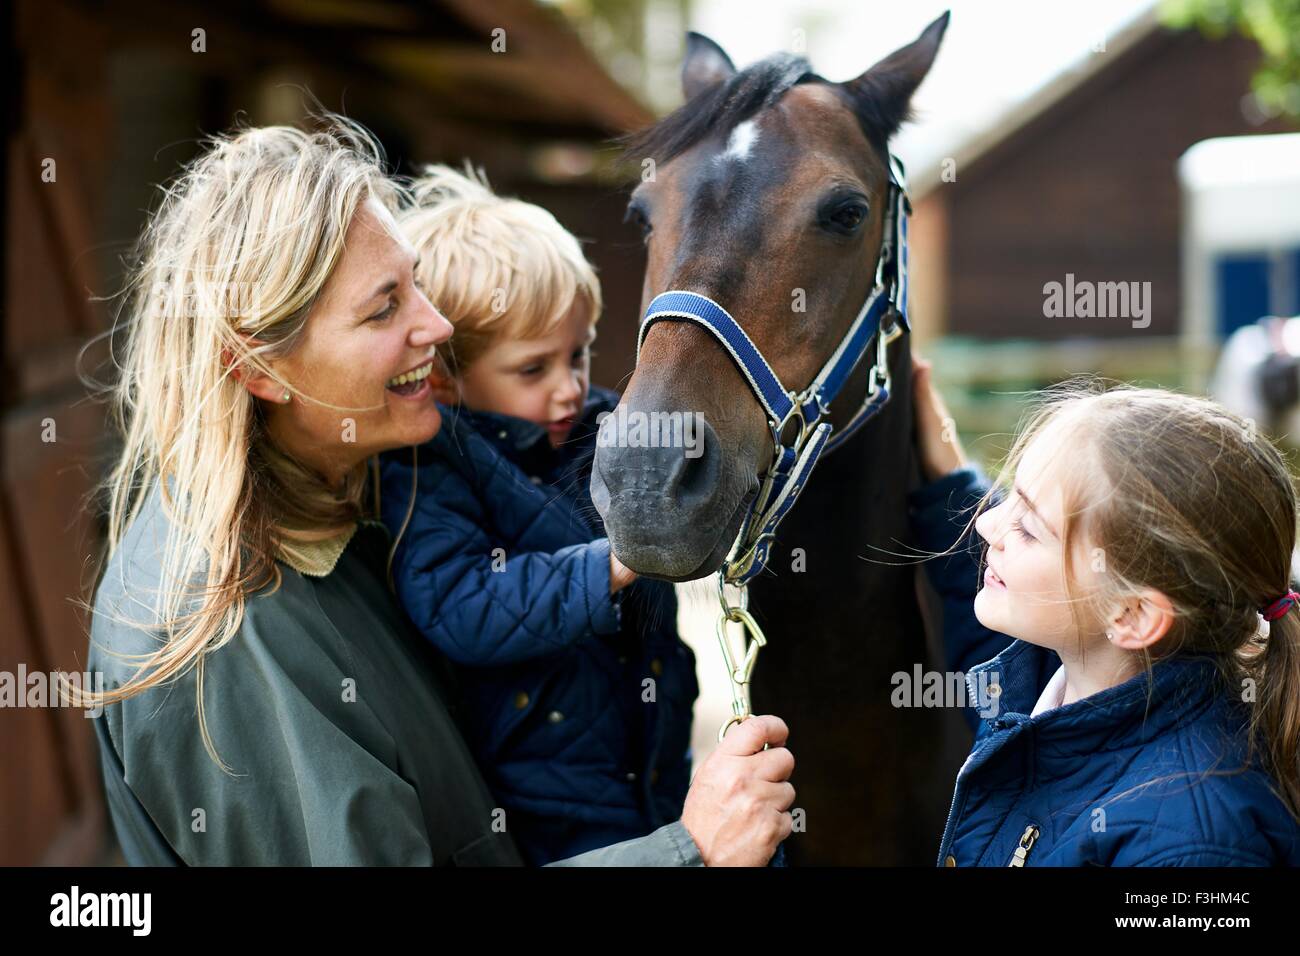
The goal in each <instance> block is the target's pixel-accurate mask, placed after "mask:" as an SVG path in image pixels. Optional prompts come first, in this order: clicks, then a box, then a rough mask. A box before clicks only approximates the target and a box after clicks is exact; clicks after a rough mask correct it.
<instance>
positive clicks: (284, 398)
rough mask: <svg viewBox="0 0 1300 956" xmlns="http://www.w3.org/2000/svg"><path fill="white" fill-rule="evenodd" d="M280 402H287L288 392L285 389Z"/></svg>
mask: <svg viewBox="0 0 1300 956" xmlns="http://www.w3.org/2000/svg"><path fill="white" fill-rule="evenodd" d="M280 401H282V402H287V401H289V390H288V389H287V388H286V389H285V390H284V394H283V395H281V396H280Z"/></svg>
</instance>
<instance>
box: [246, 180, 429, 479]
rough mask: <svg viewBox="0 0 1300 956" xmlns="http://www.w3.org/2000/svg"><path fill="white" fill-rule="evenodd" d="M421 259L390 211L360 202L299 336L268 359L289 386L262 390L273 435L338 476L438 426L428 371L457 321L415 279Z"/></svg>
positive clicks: (371, 202)
mask: <svg viewBox="0 0 1300 956" xmlns="http://www.w3.org/2000/svg"><path fill="white" fill-rule="evenodd" d="M415 261H416V254H415V250H414V249H413V248H412V247H411V245H410V243H408V242H407V241H406V240H405V239H403V238H401V233H400V231H399V230H398V228H397V224H396V223H395V222H394V221H393V217H392V215H391V213H389V211H388V210H387V209H386V208H385V207H384V206H383V205H381V204H380V203H378V202H376V201H375V200H373V199H372V200H369V201H367V202H366V203H364V204H363V205H362V206H361V207H360V208H359V209H358V210H357V213H356V215H355V216H354V217H353V220H352V224H351V225H350V226H349V228H348V232H347V237H346V241H345V248H344V252H343V255H342V256H341V257H340V259H339V262H338V264H337V265H336V266H335V268H334V271H333V272H332V273H331V274H330V277H329V280H328V281H327V282H326V283H325V286H324V288H323V289H322V291H321V295H320V297H319V299H318V301H317V302H316V304H315V306H314V307H313V308H312V311H311V314H310V315H309V316H308V318H307V322H306V324H305V326H304V328H303V330H302V337H301V339H300V340H299V342H298V343H297V344H296V346H295V347H294V348H293V350H292V351H291V352H290V353H289V354H288V355H286V356H284V357H283V358H282V359H279V360H276V361H273V362H272V363H271V365H272V367H273V368H274V369H275V371H276V372H277V373H278V374H279V375H280V376H281V377H282V378H283V379H284V381H287V382H288V383H289V384H290V385H291V386H292V387H293V389H294V392H293V394H292V395H291V398H290V401H289V402H287V403H282V402H281V401H280V399H281V398H282V392H283V388H282V387H279V386H276V385H275V383H274V382H273V381H270V380H267V381H268V387H267V389H268V390H267V391H266V393H265V394H263V393H262V390H261V389H259V390H258V391H257V392H256V394H259V395H260V397H262V398H264V399H266V400H267V420H268V427H269V428H270V430H271V433H272V435H273V436H274V437H275V438H276V441H277V443H278V444H280V445H281V447H283V448H284V449H285V450H286V451H289V452H290V453H292V454H294V455H295V456H296V457H298V458H299V459H300V460H302V461H304V462H305V463H307V464H310V465H313V466H314V467H316V468H317V469H318V470H320V471H321V472H322V473H323V474H325V475H326V476H327V477H330V478H332V479H337V478H338V477H339V476H340V475H342V474H346V472H347V471H348V470H349V469H350V468H352V467H355V466H356V465H357V464H359V463H360V462H361V461H363V460H365V459H366V458H367V457H369V456H370V455H373V454H377V453H378V452H381V451H385V450H387V449H390V448H399V447H403V446H406V445H416V444H420V443H421V442H425V441H428V440H429V439H430V438H432V437H433V436H434V435H435V434H437V432H438V428H439V427H440V425H441V421H442V419H441V416H440V415H439V413H438V407H437V405H436V404H435V403H434V396H433V390H432V389H431V388H430V385H429V383H428V381H426V380H425V379H424V376H426V375H427V374H428V372H429V369H430V367H431V365H432V363H433V362H434V358H435V351H436V346H437V345H438V344H439V343H442V342H445V341H447V339H448V338H450V337H451V332H452V327H451V324H450V323H449V322H448V321H447V320H446V319H445V318H444V317H443V316H442V315H441V314H440V313H439V312H438V311H437V309H435V308H434V307H433V306H432V305H431V304H430V303H429V300H428V299H427V298H425V296H424V293H423V292H421V291H420V289H419V288H418V287H417V286H416V285H415V282H414V267H415ZM251 387H252V386H251V384H250V388H251ZM299 393H301V394H299ZM330 406H338V407H334V408H331V407H330Z"/></svg>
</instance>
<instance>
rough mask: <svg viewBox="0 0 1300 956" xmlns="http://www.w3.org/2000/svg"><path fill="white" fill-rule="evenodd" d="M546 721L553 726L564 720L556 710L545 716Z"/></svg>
mask: <svg viewBox="0 0 1300 956" xmlns="http://www.w3.org/2000/svg"><path fill="white" fill-rule="evenodd" d="M546 719H547V720H549V721H550V722H551V723H553V724H558V723H559V722H560V721H562V720H563V719H564V715H563V714H562V713H560V712H559V711H558V710H553V711H551V712H550V713H549V714H547V715H546Z"/></svg>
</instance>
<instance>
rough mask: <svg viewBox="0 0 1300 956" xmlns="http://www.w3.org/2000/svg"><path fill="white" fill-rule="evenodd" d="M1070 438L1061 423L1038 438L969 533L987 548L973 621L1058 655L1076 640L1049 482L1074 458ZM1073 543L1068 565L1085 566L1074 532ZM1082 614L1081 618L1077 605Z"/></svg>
mask: <svg viewBox="0 0 1300 956" xmlns="http://www.w3.org/2000/svg"><path fill="white" fill-rule="evenodd" d="M1070 434H1071V430H1070V429H1068V428H1062V427H1059V424H1058V427H1056V428H1048V429H1046V430H1044V431H1043V432H1042V433H1040V434H1039V435H1038V436H1037V437H1036V438H1035V439H1034V440H1033V441H1032V442H1031V443H1030V444H1029V446H1028V447H1027V448H1026V449H1025V453H1024V455H1023V456H1022V458H1021V460H1020V464H1019V467H1018V468H1017V469H1016V474H1015V481H1014V488H1013V490H1012V491H1011V492H1010V493H1009V494H1008V495H1007V496H1006V497H1005V498H1004V499H1003V500H1002V502H1001V503H1000V504H999V505H997V507H994V508H990V509H989V510H987V511H985V512H984V513H982V514H981V515H980V516H979V517H978V518H977V519H976V521H975V530H976V531H977V532H978V533H979V535H980V537H982V538H983V539H984V540H985V541H986V542H987V543H988V557H987V565H988V567H987V568H986V570H985V574H984V586H983V587H982V588H981V589H980V592H979V593H978V594H977V595H976V596H975V616H976V617H977V618H978V619H979V622H980V623H981V624H983V625H984V626H985V627H987V628H989V629H990V630H994V631H998V632H1000V633H1002V634H1007V635H1009V636H1011V637H1016V638H1020V639H1021V640H1024V641H1028V642H1029V643H1031V644H1038V645H1040V646H1042V647H1048V648H1051V649H1053V650H1058V651H1059V650H1061V649H1063V648H1073V647H1077V646H1078V643H1079V638H1080V635H1079V634H1078V630H1077V625H1076V623H1075V620H1074V617H1073V616H1072V615H1071V613H1070V596H1069V594H1068V593H1067V592H1066V587H1065V585H1066V577H1065V575H1066V571H1065V563H1064V562H1063V561H1062V553H1063V552H1062V543H1061V537H1060V535H1061V528H1062V524H1063V519H1064V500H1063V493H1062V489H1061V484H1060V482H1059V481H1057V480H1056V479H1055V478H1054V475H1055V474H1058V473H1059V472H1058V467H1059V466H1060V465H1062V464H1064V456H1065V455H1068V454H1071V452H1072V443H1071V442H1069V441H1067V440H1066V439H1067V438H1068V436H1070ZM1074 451H1075V452H1076V453H1077V449H1075V450H1074ZM1075 463H1076V464H1077V461H1076V462H1075ZM1076 538H1078V539H1079V544H1077V545H1076V547H1075V554H1076V558H1075V561H1074V562H1073V564H1072V565H1071V566H1072V567H1073V568H1075V569H1078V568H1080V567H1087V566H1088V565H1087V562H1086V561H1084V560H1083V559H1082V558H1081V557H1079V555H1080V553H1081V552H1085V549H1086V547H1087V545H1086V543H1084V540H1083V535H1081V534H1077V533H1076ZM1076 580H1077V577H1076ZM1080 613H1081V616H1085V612H1084V605H1083V604H1080ZM1103 643H1104V642H1103Z"/></svg>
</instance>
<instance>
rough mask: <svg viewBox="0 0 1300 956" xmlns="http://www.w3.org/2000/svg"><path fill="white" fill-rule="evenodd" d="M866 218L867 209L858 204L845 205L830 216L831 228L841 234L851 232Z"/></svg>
mask: <svg viewBox="0 0 1300 956" xmlns="http://www.w3.org/2000/svg"><path fill="white" fill-rule="evenodd" d="M866 218H867V207H866V206H864V205H863V204H862V203H860V202H852V203H845V204H844V205H843V206H840V207H839V208H838V209H836V210H835V211H834V212H832V213H831V214H830V217H829V220H830V223H831V225H832V226H834V227H835V228H836V229H837V230H840V231H843V232H852V231H853V230H855V229H857V228H858V226H860V225H862V221H863V220H864V219H866Z"/></svg>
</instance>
